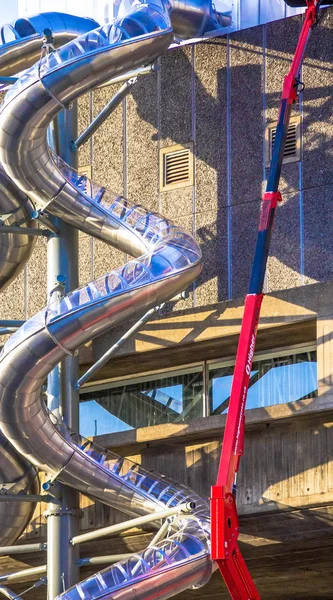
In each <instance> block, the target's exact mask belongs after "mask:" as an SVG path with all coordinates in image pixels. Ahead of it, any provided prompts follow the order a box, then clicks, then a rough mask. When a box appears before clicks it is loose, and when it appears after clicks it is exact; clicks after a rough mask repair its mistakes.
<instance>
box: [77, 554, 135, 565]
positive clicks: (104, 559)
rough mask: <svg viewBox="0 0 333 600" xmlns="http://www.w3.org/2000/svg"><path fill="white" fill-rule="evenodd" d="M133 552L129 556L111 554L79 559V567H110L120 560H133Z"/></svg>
mask: <svg viewBox="0 0 333 600" xmlns="http://www.w3.org/2000/svg"><path fill="white" fill-rule="evenodd" d="M131 556H133V552H131V553H129V554H111V555H109V556H92V557H91V558H79V560H78V565H79V567H85V566H86V565H110V564H112V563H116V562H118V561H119V560H126V559H127V558H131Z"/></svg>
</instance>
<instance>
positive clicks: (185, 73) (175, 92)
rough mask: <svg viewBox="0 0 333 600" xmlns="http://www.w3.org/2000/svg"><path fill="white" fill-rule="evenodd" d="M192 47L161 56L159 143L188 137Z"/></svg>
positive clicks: (169, 144) (190, 123) (190, 125)
mask: <svg viewBox="0 0 333 600" xmlns="http://www.w3.org/2000/svg"><path fill="white" fill-rule="evenodd" d="M191 55H192V48H191V47H190V46H187V47H185V48H180V49H176V50H172V51H169V52H167V53H166V54H164V55H163V56H162V57H161V132H160V135H161V144H162V146H172V145H173V144H183V143H184V142H189V141H191V139H192V93H191V91H192V59H191Z"/></svg>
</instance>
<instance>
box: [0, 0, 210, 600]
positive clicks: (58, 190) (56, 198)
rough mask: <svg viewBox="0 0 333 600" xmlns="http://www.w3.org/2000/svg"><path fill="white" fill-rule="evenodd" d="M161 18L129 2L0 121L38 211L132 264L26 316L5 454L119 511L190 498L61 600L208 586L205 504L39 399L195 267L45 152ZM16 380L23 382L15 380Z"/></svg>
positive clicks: (11, 383)
mask: <svg viewBox="0 0 333 600" xmlns="http://www.w3.org/2000/svg"><path fill="white" fill-rule="evenodd" d="M171 35H172V29H171V26H170V21H169V18H168V15H167V14H166V13H165V12H164V11H163V10H161V9H160V8H159V7H157V6H155V5H145V4H142V5H139V6H137V7H136V8H135V9H134V10H132V11H131V13H130V14H129V15H127V16H126V17H125V18H123V19H121V20H119V21H117V22H115V23H113V24H111V25H109V26H105V27H103V28H100V29H97V30H95V31H94V32H91V33H90V34H87V35H85V36H81V37H80V38H78V39H77V40H75V41H74V42H71V43H69V44H67V45H65V46H64V47H63V48H61V49H60V51H58V52H56V53H53V54H51V55H49V56H48V57H47V58H45V59H43V61H41V62H40V63H39V65H38V66H37V67H34V68H32V69H30V70H29V71H28V72H27V73H25V74H24V76H23V77H22V78H21V80H20V81H19V82H18V84H16V85H15V86H13V88H12V89H11V91H10V92H9V94H7V97H6V102H5V104H4V106H3V107H2V111H1V115H0V159H1V161H2V163H3V165H4V168H5V170H6V172H7V174H8V175H9V176H10V177H11V179H12V180H13V181H14V182H15V183H16V184H17V185H18V186H19V187H20V188H21V190H22V191H23V192H24V193H26V194H28V195H29V197H30V198H32V199H33V200H34V201H35V202H36V204H38V205H39V206H41V207H44V208H45V207H47V210H48V211H49V212H53V213H54V214H56V215H58V216H61V218H63V219H64V220H66V221H67V222H69V223H71V224H73V225H75V226H76V227H78V228H79V229H81V230H82V231H85V232H87V233H90V234H91V235H94V236H95V237H99V238H100V239H103V240H104V241H106V242H107V243H109V244H111V245H113V246H114V247H116V248H119V249H120V250H122V251H124V252H127V253H129V254H131V255H132V256H133V257H135V258H134V260H132V261H130V262H128V263H127V264H126V265H125V266H124V267H122V268H120V269H117V270H115V271H113V272H111V273H109V274H107V275H105V276H103V277H101V278H99V279H97V280H96V281H94V282H91V283H89V284H88V285H86V286H84V287H83V288H80V289H78V290H74V291H73V292H71V293H70V294H68V295H67V296H66V297H64V298H63V299H61V300H60V301H59V300H56V301H54V302H52V300H51V302H50V303H49V306H48V307H47V309H46V310H45V309H44V310H43V311H41V312H40V313H38V314H37V315H36V316H35V317H33V318H32V319H30V320H29V321H28V322H27V323H26V324H25V325H24V326H23V327H22V328H21V329H20V330H19V331H18V332H17V333H16V334H14V335H13V336H12V337H11V338H10V340H9V341H8V342H7V343H6V345H5V347H4V349H3V351H2V354H1V357H0V424H1V427H2V428H3V431H4V433H5V435H6V437H7V438H8V439H9V440H10V442H11V443H12V444H13V445H14V447H15V448H16V449H17V450H18V451H19V452H20V453H21V454H23V455H24V456H25V457H26V458H28V459H29V460H30V461H31V462H32V463H33V464H34V465H36V466H37V467H39V468H41V469H43V470H46V471H47V472H49V473H50V474H52V475H57V476H58V478H59V480H60V481H62V482H63V483H65V484H67V485H70V486H73V487H75V488H76V489H78V490H80V491H81V492H82V493H84V494H86V495H88V496H90V497H93V498H96V499H98V500H100V501H102V502H104V503H106V504H108V505H110V506H113V507H115V508H117V509H120V510H122V511H123V512H126V513H128V514H129V515H143V514H147V513H148V514H149V513H153V512H156V511H160V510H161V509H163V508H166V507H174V506H178V505H180V504H184V503H187V502H189V501H192V502H193V501H194V503H195V510H193V512H192V513H190V514H186V515H183V516H182V518H179V519H176V520H174V521H173V523H172V525H171V526H170V530H169V532H168V535H167V537H166V538H165V539H164V540H163V541H162V542H159V543H158V544H156V545H155V546H153V547H152V548H147V549H146V550H145V551H144V552H142V553H140V554H138V555H135V556H134V557H133V558H131V559H130V560H128V561H123V562H121V563H118V564H116V565H114V566H113V567H110V568H108V569H105V570H104V571H102V572H101V573H98V574H97V575H95V576H93V577H91V578H89V579H88V580H86V581H84V582H81V583H80V584H78V585H76V586H74V587H73V588H72V589H71V590H68V591H67V592H65V593H64V594H62V595H61V597H62V598H63V599H65V598H66V600H82V599H85V600H88V599H92V598H94V599H97V598H100V599H102V598H104V599H106V598H111V597H112V598H120V597H121V598H122V599H123V598H126V600H127V599H128V600H130V599H131V600H132V599H134V598H138V597H140V598H141V597H142V598H145V597H147V594H148V591H149V597H150V598H168V597H170V596H173V595H174V594H177V593H178V592H180V591H182V590H184V589H186V588H188V587H191V586H194V587H198V586H200V585H203V584H204V583H205V582H206V581H207V580H208V578H209V576H210V573H211V569H212V564H211V560H210V557H209V533H210V523H209V508H208V505H207V502H206V500H204V499H203V498H201V497H199V496H198V495H196V494H194V493H193V492H192V491H191V490H189V489H187V488H186V487H184V486H182V485H179V484H176V483H174V482H173V481H169V480H168V479H166V478H164V477H162V476H158V475H152V474H150V473H147V472H145V471H144V470H143V469H142V468H141V467H140V466H139V465H136V464H135V463H131V462H130V461H127V460H124V459H122V458H120V457H117V456H115V455H112V454H111V455H110V453H104V452H99V451H97V450H96V449H94V447H93V446H92V445H88V446H87V444H86V443H85V442H84V440H82V439H81V438H80V436H78V435H76V434H73V432H71V431H70V430H68V429H67V428H66V427H65V426H64V425H63V424H58V423H56V422H55V420H54V418H53V417H52V415H50V414H49V413H48V411H47V409H46V407H45V404H44V402H43V400H42V399H41V388H42V386H43V383H44V381H45V377H46V376H47V375H48V373H49V372H50V371H51V370H52V369H53V368H54V367H55V366H56V364H58V363H59V361H61V360H62V359H63V358H64V357H65V356H66V354H68V353H72V352H75V350H76V349H77V348H78V347H79V346H80V345H82V344H84V343H85V342H87V341H88V340H91V339H93V338H94V337H96V336H98V335H100V334H102V333H103V332H105V331H107V330H108V329H110V327H114V326H116V325H118V324H119V323H121V322H124V321H126V320H128V319H131V318H133V317H135V316H139V315H141V314H142V313H143V312H145V311H146V310H148V309H149V308H151V307H154V306H156V305H158V304H160V303H161V302H164V301H166V300H168V299H170V298H172V297H173V296H174V295H176V294H177V293H179V292H180V291H182V290H184V289H185V288H186V287H187V286H188V285H189V284H190V283H191V282H192V281H193V279H194V278H195V277H197V276H198V274H199V273H200V271H201V254H200V250H199V248H198V246H197V245H196V243H195V241H194V240H193V238H192V237H191V236H189V235H188V234H186V233H185V232H184V231H183V230H182V229H181V228H179V227H177V226H175V225H174V224H173V223H172V222H171V221H169V220H167V219H165V218H163V217H162V216H161V215H158V214H156V213H149V212H147V211H146V210H145V209H144V208H143V207H142V206H139V205H131V204H130V203H129V202H128V201H127V200H125V199H124V198H122V197H118V196H117V195H115V194H113V193H112V192H110V191H109V190H106V189H104V188H101V187H99V186H96V185H95V184H93V183H92V182H90V181H89V180H87V179H86V178H82V177H79V176H78V175H77V174H76V173H75V171H73V170H72V169H70V168H69V167H68V165H66V164H65V163H63V161H61V160H60V159H59V158H58V157H56V156H55V155H54V154H53V153H51V152H50V150H49V149H48V147H47V143H46V130H47V127H48V124H49V123H50V121H51V120H52V119H53V118H54V117H55V116H56V114H57V113H58V112H59V111H60V110H62V108H63V107H65V106H67V105H68V104H69V103H70V102H72V101H74V100H75V99H76V98H77V97H79V96H80V95H81V94H82V93H84V92H86V91H88V90H89V89H92V88H93V87H95V86H96V85H98V84H101V83H103V82H104V81H107V80H108V79H109V78H110V77H112V76H114V75H116V74H121V73H123V72H126V71H128V70H130V69H133V68H135V67H137V66H141V65H145V64H148V63H150V62H152V61H154V60H155V59H156V58H157V56H159V55H160V54H161V53H162V52H163V51H165V50H166V49H167V48H168V46H169V43H170V40H171ZM22 374H23V376H22Z"/></svg>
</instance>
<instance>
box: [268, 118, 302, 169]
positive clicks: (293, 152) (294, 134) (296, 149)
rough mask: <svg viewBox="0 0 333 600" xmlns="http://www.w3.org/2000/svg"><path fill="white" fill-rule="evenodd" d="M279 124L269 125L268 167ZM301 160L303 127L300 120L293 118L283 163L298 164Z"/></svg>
mask: <svg viewBox="0 0 333 600" xmlns="http://www.w3.org/2000/svg"><path fill="white" fill-rule="evenodd" d="M276 127H277V123H269V125H267V132H266V141H267V146H268V155H269V156H268V157H267V166H269V164H270V162H271V160H272V154H273V147H274V142H275V136H276ZM299 160H301V127H300V118H299V117H292V118H291V119H290V123H289V127H288V133H287V139H286V147H285V150H284V155H283V163H290V162H297V161H299Z"/></svg>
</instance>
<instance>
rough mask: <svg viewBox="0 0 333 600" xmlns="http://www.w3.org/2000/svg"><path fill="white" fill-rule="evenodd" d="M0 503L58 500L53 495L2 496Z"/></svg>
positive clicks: (0, 495)
mask: <svg viewBox="0 0 333 600" xmlns="http://www.w3.org/2000/svg"><path fill="white" fill-rule="evenodd" d="M0 502H56V503H59V500H58V498H56V497H55V496H52V495H51V494H45V495H42V494H22V495H21V494H1V493H0Z"/></svg>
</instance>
